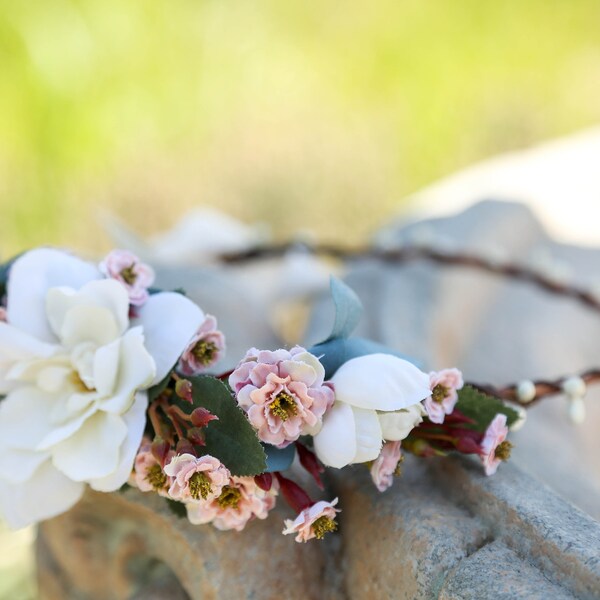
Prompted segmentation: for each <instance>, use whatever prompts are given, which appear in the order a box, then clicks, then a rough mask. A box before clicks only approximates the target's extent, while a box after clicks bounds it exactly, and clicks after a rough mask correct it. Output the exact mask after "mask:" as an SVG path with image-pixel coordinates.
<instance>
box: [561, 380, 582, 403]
mask: <svg viewBox="0 0 600 600" xmlns="http://www.w3.org/2000/svg"><path fill="white" fill-rule="evenodd" d="M562 389H563V392H564V393H565V394H566V395H567V396H568V397H569V398H570V399H574V398H583V397H584V396H585V391H586V385H585V381H583V379H581V377H578V376H577V375H575V376H573V377H569V378H568V379H565V380H564V381H563V384H562Z"/></svg>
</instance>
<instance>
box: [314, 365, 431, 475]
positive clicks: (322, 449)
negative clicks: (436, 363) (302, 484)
mask: <svg viewBox="0 0 600 600" xmlns="http://www.w3.org/2000/svg"><path fill="white" fill-rule="evenodd" d="M331 381H332V382H333V384H334V388H335V397H336V402H335V404H334V405H333V408H332V409H331V410H329V411H328V412H327V413H326V415H325V418H324V420H323V427H322V429H321V431H320V432H319V433H318V434H317V435H316V436H315V438H314V444H315V452H316V454H317V456H318V457H319V460H321V462H323V463H324V464H326V465H328V466H330V467H336V468H338V469H341V468H342V467H344V466H346V465H348V464H351V463H362V462H367V461H370V460H375V459H376V458H377V457H378V456H379V452H380V450H381V446H382V444H383V440H384V439H389V440H399V439H403V438H404V437H406V435H408V432H407V431H406V429H407V427H409V429H408V431H410V429H412V427H413V426H414V424H416V423H418V422H420V419H421V415H422V407H421V405H420V402H421V401H422V400H424V399H425V398H426V397H427V396H429V395H430V394H431V390H430V389H429V376H428V375H427V374H426V373H423V372H422V371H420V370H419V369H418V368H417V367H415V366H414V365H413V364H412V363H409V362H408V361H406V360H402V359H401V358H397V357H395V356H392V355H390V354H369V355H367V356H360V357H358V358H353V359H351V360H349V361H348V362H346V363H344V364H343V365H342V366H341V367H340V368H339V369H338V370H337V372H336V373H335V375H334V376H333V377H332V380H331ZM411 423H412V424H413V425H411ZM384 431H385V433H384ZM386 436H391V437H386ZM400 436H401V437H400Z"/></svg>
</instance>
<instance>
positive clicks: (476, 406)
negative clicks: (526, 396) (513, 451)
mask: <svg viewBox="0 0 600 600" xmlns="http://www.w3.org/2000/svg"><path fill="white" fill-rule="evenodd" d="M456 409H457V410H458V411H460V412H461V413H462V414H463V415H465V416H467V417H469V418H471V419H473V420H474V421H475V424H473V425H471V427H472V428H473V429H476V430H477V431H481V432H484V431H485V430H486V429H487V427H488V425H489V424H490V423H491V422H492V421H493V419H494V417H495V416H496V415H497V414H503V415H506V424H507V425H509V426H510V425H512V424H513V423H514V422H515V421H516V420H517V419H518V417H519V414H518V413H517V411H516V410H514V409H512V408H510V407H509V406H507V405H506V404H504V402H502V400H500V399H499V398H496V397H494V396H490V395H488V394H484V393H483V392H480V391H479V390H477V389H475V388H474V387H472V386H470V385H466V386H465V387H464V388H463V389H462V390H459V392H458V402H457V403H456ZM467 427H468V426H467Z"/></svg>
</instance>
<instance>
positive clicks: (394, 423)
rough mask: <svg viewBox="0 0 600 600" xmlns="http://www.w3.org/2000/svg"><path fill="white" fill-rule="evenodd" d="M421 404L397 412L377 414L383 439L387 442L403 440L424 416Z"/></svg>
mask: <svg viewBox="0 0 600 600" xmlns="http://www.w3.org/2000/svg"><path fill="white" fill-rule="evenodd" d="M425 414H426V413H425V410H424V409H423V405H422V404H420V403H419V404H415V405H413V406H410V407H408V408H407V409H404V410H399V411H397V412H386V413H380V414H379V424H380V425H381V432H382V434H383V439H384V440H388V441H394V442H397V441H400V440H403V439H404V438H405V437H406V436H407V435H408V434H409V433H410V432H411V431H412V430H413V429H414V428H415V427H416V426H417V425H418V424H419V423H421V421H422V420H423V416H424V415H425Z"/></svg>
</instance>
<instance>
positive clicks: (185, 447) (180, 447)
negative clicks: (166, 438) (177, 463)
mask: <svg viewBox="0 0 600 600" xmlns="http://www.w3.org/2000/svg"><path fill="white" fill-rule="evenodd" d="M176 450H177V454H191V455H192V456H197V452H196V449H195V448H194V446H193V445H192V443H191V442H190V441H189V440H186V439H183V440H179V441H178V442H177V447H176Z"/></svg>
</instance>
